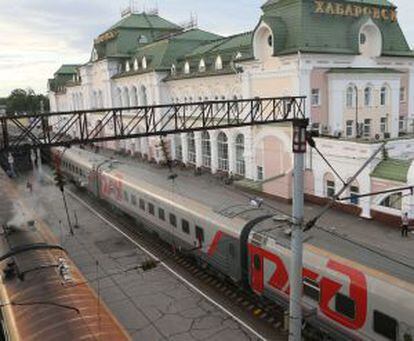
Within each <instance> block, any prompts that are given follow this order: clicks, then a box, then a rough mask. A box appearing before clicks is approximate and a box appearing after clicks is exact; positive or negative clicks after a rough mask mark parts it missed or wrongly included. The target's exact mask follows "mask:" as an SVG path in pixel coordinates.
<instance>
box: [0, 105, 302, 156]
mask: <svg viewBox="0 0 414 341" xmlns="http://www.w3.org/2000/svg"><path fill="white" fill-rule="evenodd" d="M299 121H300V122H302V124H303V123H305V124H307V119H306V118H305V97H274V98H254V99H237V100H236V99H234V100H222V101H206V102H197V103H175V104H165V105H153V106H139V107H127V108H105V109H96V110H86V111H74V112H73V111H71V112H57V113H47V114H34V115H27V116H26V115H21V116H10V117H1V118H0V123H1V131H0V151H6V150H13V149H21V148H32V147H42V146H62V145H72V144H87V143H94V142H104V141H111V140H125V139H131V138H139V137H145V136H164V135H168V134H176V133H185V132H194V131H204V130H215V129H226V128H234V127H246V126H253V125H264V124H270V123H281V122H294V123H300V122H299ZM305 121H306V122H305ZM25 122H27V123H25ZM12 130H14V131H15V133H14V134H13V136H12V135H11V134H10V133H9V132H10V131H12ZM16 132H17V133H16Z"/></svg>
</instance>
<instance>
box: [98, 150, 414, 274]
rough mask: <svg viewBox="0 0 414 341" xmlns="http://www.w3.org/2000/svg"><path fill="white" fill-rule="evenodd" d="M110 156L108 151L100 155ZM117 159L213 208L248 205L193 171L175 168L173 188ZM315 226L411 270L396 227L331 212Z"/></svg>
mask: <svg viewBox="0 0 414 341" xmlns="http://www.w3.org/2000/svg"><path fill="white" fill-rule="evenodd" d="M103 153H104V154H106V155H109V156H112V155H113V153H112V152H110V151H105V152H103ZM114 157H115V158H116V159H118V160H120V161H123V162H125V163H130V164H132V165H134V167H136V169H137V176H138V175H139V176H140V177H141V178H143V179H145V180H147V181H148V182H150V183H154V184H157V185H161V186H163V187H164V188H168V189H170V190H171V192H172V193H174V192H175V193H179V194H180V195H184V196H187V197H189V198H192V199H195V200H199V201H201V202H204V203H206V204H208V205H211V206H212V207H217V206H220V205H223V206H226V207H227V206H229V205H230V204H233V203H234V204H238V203H247V202H248V200H249V196H251V195H249V194H248V193H245V192H243V191H241V190H239V189H236V188H235V187H234V186H226V185H223V183H222V182H221V181H219V180H218V179H217V178H216V177H214V176H213V175H211V174H208V173H205V174H203V175H202V176H195V175H194V172H193V171H192V170H181V169H179V168H177V167H176V168H174V169H173V171H174V173H176V174H178V177H177V178H176V179H175V181H174V184H172V183H171V181H169V180H168V179H167V178H168V175H169V174H170V172H169V170H168V168H166V167H165V168H162V167H160V166H157V165H152V164H149V163H146V162H142V161H137V160H134V159H132V158H130V157H123V156H119V155H116V156H114ZM264 204H265V205H268V206H269V207H271V208H273V209H276V210H278V211H281V212H283V213H285V214H287V215H290V214H291V205H289V204H286V203H284V202H281V201H278V200H271V199H266V200H265V202H264ZM321 209H322V207H321V206H318V205H314V204H310V203H307V204H306V205H305V220H306V219H310V218H313V217H314V216H315V215H317V214H318V213H319V212H320V210H321ZM318 226H320V227H322V228H324V229H326V230H327V231H328V232H329V231H332V232H334V233H335V234H336V235H339V236H340V237H343V238H346V239H347V240H350V241H351V242H356V243H358V244H361V245H363V246H364V245H366V246H367V247H369V248H372V249H373V250H375V251H376V252H379V253H381V254H384V255H385V256H386V257H390V258H392V259H395V260H397V261H399V262H403V263H405V264H408V265H410V266H414V234H413V233H410V234H409V237H408V238H402V237H401V233H400V229H399V226H389V225H386V224H382V223H381V222H378V221H374V220H367V219H363V218H360V217H356V216H354V215H351V214H347V213H344V212H340V211H338V210H330V211H329V212H327V213H326V214H325V215H324V216H323V217H322V219H320V220H319V222H318Z"/></svg>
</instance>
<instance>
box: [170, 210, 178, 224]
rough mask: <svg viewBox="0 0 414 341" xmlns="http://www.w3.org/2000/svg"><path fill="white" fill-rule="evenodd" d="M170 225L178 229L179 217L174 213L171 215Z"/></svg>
mask: <svg viewBox="0 0 414 341" xmlns="http://www.w3.org/2000/svg"><path fill="white" fill-rule="evenodd" d="M170 224H171V225H172V226H174V227H177V217H176V216H175V215H174V214H172V213H170Z"/></svg>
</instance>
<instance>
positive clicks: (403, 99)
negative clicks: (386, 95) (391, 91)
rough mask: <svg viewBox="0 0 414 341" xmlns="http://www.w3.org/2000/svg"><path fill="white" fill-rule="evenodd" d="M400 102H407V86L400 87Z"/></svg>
mask: <svg viewBox="0 0 414 341" xmlns="http://www.w3.org/2000/svg"><path fill="white" fill-rule="evenodd" d="M400 102H405V88H404V87H403V86H402V87H401V88H400Z"/></svg>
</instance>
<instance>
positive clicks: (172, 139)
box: [169, 135, 177, 160]
mask: <svg viewBox="0 0 414 341" xmlns="http://www.w3.org/2000/svg"><path fill="white" fill-rule="evenodd" d="M169 141H170V146H171V147H170V148H171V151H170V153H171V160H176V159H177V154H176V153H175V135H170V136H169Z"/></svg>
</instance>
